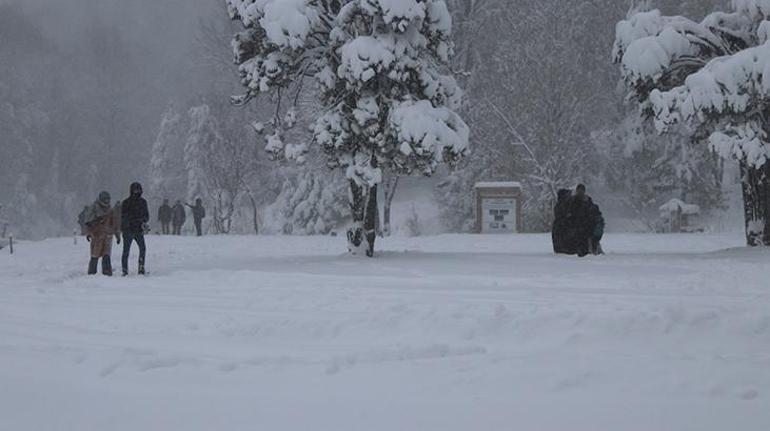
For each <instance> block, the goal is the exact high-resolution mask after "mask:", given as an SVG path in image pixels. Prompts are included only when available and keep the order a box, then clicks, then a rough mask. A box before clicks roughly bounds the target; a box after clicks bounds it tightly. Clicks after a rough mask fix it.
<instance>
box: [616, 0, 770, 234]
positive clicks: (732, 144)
mask: <svg viewBox="0 0 770 431" xmlns="http://www.w3.org/2000/svg"><path fill="white" fill-rule="evenodd" d="M731 6H732V7H731V11H729V12H727V13H725V12H714V13H712V14H710V15H708V16H706V17H705V18H704V19H703V21H701V22H695V21H692V20H689V19H687V18H684V17H681V16H674V17H669V16H662V15H661V13H660V12H659V11H658V10H651V11H647V12H637V13H633V14H630V16H629V17H628V18H627V19H626V20H623V21H621V22H620V23H618V25H617V34H616V41H615V46H614V53H613V54H614V58H615V61H616V62H617V63H619V64H620V68H621V71H622V73H623V76H624V78H625V80H626V82H627V84H628V87H629V89H630V92H631V94H630V96H631V97H632V98H633V99H635V100H636V101H638V102H639V104H640V105H641V111H642V113H643V114H644V115H646V116H647V117H650V118H653V119H654V123H655V126H656V127H657V129H658V130H659V131H661V132H665V131H670V130H672V129H673V128H677V129H678V130H685V131H687V132H689V133H690V134H691V136H693V137H694V138H695V139H702V140H703V142H707V143H708V144H709V145H710V146H711V148H712V149H713V150H714V151H716V152H717V153H718V154H720V155H721V156H723V157H725V158H734V159H736V160H738V162H739V164H740V167H741V173H742V180H741V183H742V186H743V198H744V214H745V225H746V240H747V243H748V244H749V245H751V246H756V245H762V244H764V245H770V163H768V159H769V158H770V143H769V142H768V140H770V122H768V118H770V117H768V113H769V111H770V41H768V39H770V1H768V0H733V1H732V3H731Z"/></svg>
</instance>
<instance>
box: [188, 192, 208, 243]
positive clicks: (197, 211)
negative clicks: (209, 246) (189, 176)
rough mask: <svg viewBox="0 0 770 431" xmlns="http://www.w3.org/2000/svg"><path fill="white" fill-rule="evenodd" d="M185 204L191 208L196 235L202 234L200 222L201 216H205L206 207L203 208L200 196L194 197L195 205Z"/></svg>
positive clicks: (201, 220)
mask: <svg viewBox="0 0 770 431" xmlns="http://www.w3.org/2000/svg"><path fill="white" fill-rule="evenodd" d="M187 206H188V207H190V209H192V215H193V222H194V223H195V232H196V233H197V234H198V236H201V235H203V229H202V228H201V223H203V218H204V217H206V209H205V208H203V201H202V200H201V198H198V199H195V205H190V204H187Z"/></svg>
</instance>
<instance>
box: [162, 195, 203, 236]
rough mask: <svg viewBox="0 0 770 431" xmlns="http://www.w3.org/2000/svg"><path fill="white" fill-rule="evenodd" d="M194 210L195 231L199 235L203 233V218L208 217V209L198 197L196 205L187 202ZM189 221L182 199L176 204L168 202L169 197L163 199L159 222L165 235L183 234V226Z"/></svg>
mask: <svg viewBox="0 0 770 431" xmlns="http://www.w3.org/2000/svg"><path fill="white" fill-rule="evenodd" d="M185 205H187V206H188V207H190V209H191V210H192V216H193V223H194V224H195V233H196V235H198V236H201V235H203V227H202V225H203V219H204V218H205V217H206V209H205V208H204V207H203V201H202V200H201V199H200V198H198V199H196V200H195V205H190V204H188V203H185ZM186 221H187V214H186V213H185V209H184V205H182V201H179V200H178V201H176V202H175V203H174V206H173V207H172V206H171V205H169V204H168V199H164V200H163V204H162V205H161V206H160V208H158V222H160V226H161V233H162V234H163V235H181V234H182V227H183V226H184V224H185V222H186Z"/></svg>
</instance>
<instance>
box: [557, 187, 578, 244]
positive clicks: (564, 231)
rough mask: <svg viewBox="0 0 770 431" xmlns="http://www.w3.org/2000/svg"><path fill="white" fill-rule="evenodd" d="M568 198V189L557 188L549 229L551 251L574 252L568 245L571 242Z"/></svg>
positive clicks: (569, 198) (569, 197)
mask: <svg viewBox="0 0 770 431" xmlns="http://www.w3.org/2000/svg"><path fill="white" fill-rule="evenodd" d="M570 200H571V196H570V191H569V190H565V189H561V190H559V192H558V198H557V201H556V206H555V207H554V209H553V213H554V214H553V216H554V217H553V228H552V229H551V240H552V242H553V251H554V253H557V254H559V253H560V254H575V250H574V249H572V248H571V247H570V243H571V242H572V241H570V236H571V232H570V224H569V206H570V203H571V202H570Z"/></svg>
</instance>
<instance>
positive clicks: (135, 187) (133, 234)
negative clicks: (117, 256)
mask: <svg viewBox="0 0 770 431" xmlns="http://www.w3.org/2000/svg"><path fill="white" fill-rule="evenodd" d="M121 207H122V208H121V230H122V231H123V256H122V259H121V262H120V263H121V266H122V269H123V275H124V276H126V275H128V256H129V253H130V252H131V243H132V242H134V241H136V245H138V246H139V274H144V272H145V271H144V259H145V256H146V253H147V247H146V245H145V243H144V234H145V233H146V232H147V230H148V226H147V222H148V221H149V220H150V213H149V211H148V210H147V201H146V200H144V198H143V197H142V185H141V184H139V183H133V184H131V188H130V196H129V197H128V198H127V199H126V200H124V201H123V204H122V205H121Z"/></svg>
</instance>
